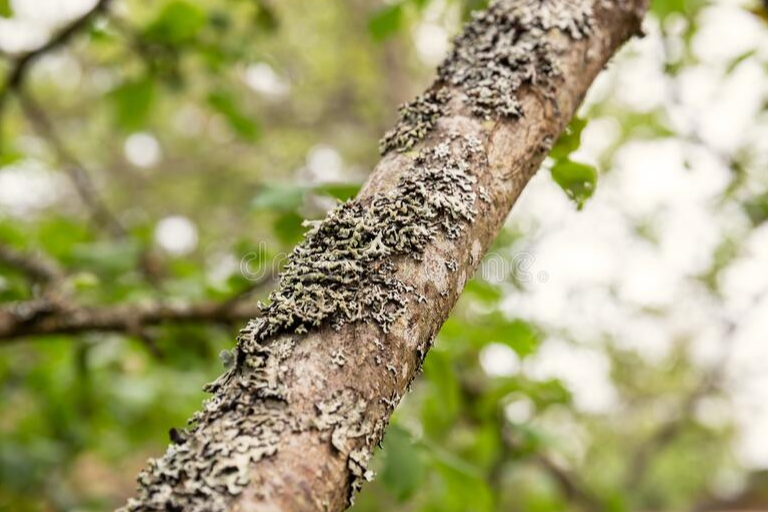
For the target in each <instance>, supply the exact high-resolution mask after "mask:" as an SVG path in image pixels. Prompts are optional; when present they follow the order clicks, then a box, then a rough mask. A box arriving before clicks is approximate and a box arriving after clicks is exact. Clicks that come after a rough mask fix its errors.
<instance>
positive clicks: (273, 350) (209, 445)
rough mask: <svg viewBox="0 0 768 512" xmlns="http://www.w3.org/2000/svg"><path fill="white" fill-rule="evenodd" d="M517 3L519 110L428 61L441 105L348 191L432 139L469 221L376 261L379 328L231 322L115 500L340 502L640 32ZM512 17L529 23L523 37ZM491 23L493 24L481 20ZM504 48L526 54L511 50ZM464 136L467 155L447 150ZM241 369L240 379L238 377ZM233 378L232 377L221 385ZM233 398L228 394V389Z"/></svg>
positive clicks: (375, 193) (553, 6)
mask: <svg viewBox="0 0 768 512" xmlns="http://www.w3.org/2000/svg"><path fill="white" fill-rule="evenodd" d="M513 3H515V2H514V1H505V0H501V1H498V2H496V8H497V10H500V11H499V12H502V11H503V9H504V8H505V4H513ZM517 3H518V4H520V5H523V6H524V8H523V10H520V9H519V8H518V7H515V8H514V9H513V12H514V16H516V17H517V18H515V20H516V21H515V20H513V22H512V24H511V25H510V26H513V27H517V28H514V30H518V31H520V35H519V37H517V36H516V37H512V38H510V39H508V41H512V46H514V45H515V44H517V42H518V41H523V40H525V38H528V41H529V42H531V41H532V46H526V47H524V48H523V49H524V50H530V51H531V52H532V54H533V53H535V52H538V51H544V52H551V55H549V56H548V57H547V59H544V61H542V60H541V59H539V60H536V59H535V58H534V57H530V58H531V59H533V69H532V70H531V71H530V72H527V73H526V78H525V79H524V80H522V81H521V82H520V83H519V84H517V85H516V86H514V87H512V88H511V89H509V90H507V92H508V93H509V94H511V95H514V96H515V98H513V99H514V100H515V102H514V105H513V106H512V107H513V108H516V109H518V110H519V112H518V114H517V115H512V114H510V113H507V115H503V116H501V115H494V113H493V112H490V115H489V114H488V112H484V111H483V109H482V108H480V107H478V102H477V101H475V103H473V100H472V94H474V93H473V92H471V91H470V89H469V88H468V87H467V86H466V85H465V84H463V83H462V80H463V78H461V79H455V80H453V81H452V78H451V77H453V78H455V77H456V76H457V75H456V69H455V68H456V66H454V68H452V69H453V71H451V70H450V69H449V72H450V73H453V75H449V73H447V72H442V71H441V73H442V74H441V75H440V77H439V78H438V80H437V81H436V82H435V85H433V87H432V89H431V91H432V92H433V93H434V94H433V96H434V97H437V96H438V95H439V96H440V97H441V98H443V99H444V101H443V103H442V104H440V106H439V107H437V108H436V109H435V110H434V111H433V112H432V117H430V118H429V119H428V120H427V121H428V122H427V126H426V129H425V130H423V133H420V134H419V137H420V139H419V140H418V141H416V142H415V143H413V144H411V143H408V144H406V146H407V147H406V148H405V150H403V151H398V150H392V149H388V152H387V153H386V154H385V156H384V157H383V159H382V160H381V162H380V163H379V164H378V165H377V166H376V168H375V170H374V171H373V173H372V174H371V176H370V178H369V179H368V181H367V183H366V184H365V185H364V187H363V189H362V190H361V192H360V194H359V196H358V198H357V200H356V201H357V202H358V203H359V204H361V205H364V206H365V205H371V204H376V203H375V201H376V200H377V198H379V197H382V196H384V195H387V194H391V193H392V191H394V190H396V189H398V187H400V189H402V188H403V186H404V185H403V183H404V181H403V180H407V179H409V173H414V169H417V168H419V166H420V165H422V164H423V161H422V160H420V159H419V158H420V157H419V156H418V154H419V151H422V152H423V151H428V150H429V148H435V147H437V146H439V145H440V144H444V147H445V148H446V149H445V151H447V152H448V153H449V154H450V157H451V158H454V160H461V162H462V164H461V165H459V167H460V168H461V169H463V170H464V171H465V174H466V176H468V177H469V178H467V179H468V180H469V181H468V182H467V183H469V185H468V188H467V190H466V191H464V192H466V193H467V194H470V197H471V198H473V201H472V203H471V205H470V206H471V209H472V212H473V214H472V215H471V219H470V220H466V219H459V220H458V221H457V224H458V225H459V227H460V229H455V230H453V229H452V230H450V232H451V234H452V236H449V235H448V234H446V233H445V232H443V231H440V230H439V229H438V231H437V232H436V234H434V236H431V237H429V241H428V243H426V245H425V246H424V247H423V250H421V251H420V252H419V254H416V255H411V254H408V253H402V252H401V253H396V254H395V255H394V256H392V257H390V258H388V261H389V262H391V263H392V270H391V276H390V277H392V278H394V279H396V280H397V282H399V283H401V284H404V285H405V287H406V288H407V289H406V290H405V292H403V293H405V294H406V295H409V296H410V297H411V300H407V301H404V302H402V307H401V308H399V309H398V310H397V314H396V315H394V316H393V317H392V318H391V321H385V322H383V324H384V327H383V326H382V322H377V321H374V320H370V319H368V318H367V317H365V316H362V317H356V318H359V319H358V320H356V321H336V322H333V321H322V322H318V323H319V325H306V326H305V325H304V324H303V323H301V322H298V323H299V324H300V325H301V327H300V328H296V323H297V322H293V323H291V322H287V321H286V322H287V323H286V322H283V323H280V324H279V325H278V324H275V325H277V327H275V329H273V330H269V329H268V328H267V327H265V326H266V325H267V324H256V327H254V329H255V330H256V334H253V332H249V331H248V330H246V331H245V334H244V335H243V336H242V337H241V341H240V348H239V349H238V352H237V353H236V357H237V359H238V364H239V366H238V367H235V368H234V369H231V370H230V372H229V373H228V374H227V375H225V377H224V379H223V381H221V382H220V383H219V384H217V385H215V386H213V390H214V392H215V393H216V394H215V395H214V397H215V401H216V403H214V404H213V405H208V406H206V409H205V410H204V411H203V412H201V413H199V414H198V416H197V417H196V419H195V422H194V423H193V426H192V427H191V429H190V430H189V431H188V432H186V433H184V434H181V435H179V436H178V439H176V440H175V444H173V445H172V446H171V447H170V448H169V451H168V453H166V455H165V456H164V457H163V458H162V459H158V460H157V461H154V462H151V463H150V465H149V467H148V469H147V470H146V472H145V473H143V474H142V476H141V477H140V493H139V496H138V498H137V499H135V500H132V501H131V503H129V504H128V505H127V506H126V510H193V511H214V512H218V511H219V510H233V511H242V512H246V511H247V512H267V511H270V512H271V511H340V510H344V509H346V508H347V507H348V506H349V503H350V499H351V498H352V497H353V496H354V493H355V491H356V490H357V489H358V488H359V487H360V485H361V482H362V481H363V480H364V479H366V478H368V477H369V476H370V475H369V474H368V472H367V470H366V464H367V461H368V459H369V458H370V455H371V453H372V451H373V448H374V447H375V445H376V444H377V443H378V442H379V441H380V440H381V437H382V436H383V435H384V430H385V427H386V424H387V422H388V419H389V417H390V415H391V414H392V412H393V410H394V408H395V407H396V405H397V403H398V402H399V400H400V398H401V397H402V396H403V395H404V394H405V393H406V392H407V390H408V388H409V387H410V385H411V382H412V381H413V379H414V377H415V376H416V375H417V374H418V371H419V369H420V367H421V364H422V361H423V358H424V357H425V356H426V353H427V351H428V349H429V347H430V346H431V344H432V342H433V340H434V338H435V336H436V334H437V332H438V331H439V329H440V327H441V325H442V324H443V322H444V321H445V320H446V318H447V317H448V315H449V313H450V311H451V309H452V307H453V306H454V304H455V303H456V301H457V300H458V298H459V295H460V294H461V291H462V289H463V287H464V285H465V284H466V283H467V281H468V280H469V279H470V278H471V277H472V275H473V273H474V272H475V270H476V268H477V266H478V265H479V263H480V261H481V259H482V257H483V255H484V253H485V252H486V250H487V248H488V247H489V245H490V244H491V243H492V242H493V240H494V238H495V237H496V235H497V233H498V232H499V230H500V228H501V226H502V224H503V222H504V220H505V218H506V217H507V215H508V213H509V211H510V209H511V208H512V205H513V204H514V203H515V201H516V199H517V198H518V196H519V195H520V193H521V192H522V190H523V187H525V185H526V184H527V182H528V181H529V180H530V178H531V177H532V176H533V175H534V174H535V172H536V170H537V169H538V168H539V166H540V165H541V163H542V161H543V159H544V158H545V157H546V155H547V153H548V152H549V150H550V149H551V147H552V145H553V144H554V142H555V141H556V140H557V138H558V136H559V134H560V133H561V132H562V131H563V129H564V128H565V126H566V125H567V123H568V121H569V120H570V118H571V117H572V115H573V114H574V112H575V110H576V108H577V107H578V105H579V104H580V102H581V100H582V99H583V97H584V95H585V93H586V91H587V89H588V87H589V86H590V84H591V83H592V81H593V80H594V78H595V77H596V76H597V75H598V73H599V72H600V71H601V70H602V69H603V68H604V66H605V65H606V63H607V62H608V60H609V59H610V58H611V57H612V56H613V55H614V53H615V52H616V51H617V49H618V48H619V47H620V46H621V45H622V44H623V43H624V42H625V41H626V40H628V39H629V38H630V37H632V36H633V35H636V34H639V33H640V23H641V19H642V17H643V15H644V13H645V10H646V9H647V2H646V0H623V1H620V0H596V1H595V3H594V4H590V5H587V4H581V3H580V2H574V1H571V0H517ZM584 5H587V7H588V9H589V12H588V21H587V22H586V25H585V26H586V28H585V29H584V30H583V32H582V33H580V34H574V30H575V29H574V28H573V26H572V25H571V23H570V22H569V21H568V20H564V19H562V16H567V15H569V14H568V13H571V12H576V11H579V10H580V9H582V8H583V7H584ZM561 8H562V9H561ZM515 9H516V10H515ZM525 9H528V10H530V12H529V11H527V10H525ZM537 10H542V12H543V14H542V13H541V12H537ZM547 10H553V12H554V14H550V13H549V11H547ZM561 10H563V12H565V13H566V14H563V13H562V12H560V11H561ZM555 11H557V12H555ZM579 12H580V11H579ZM503 15H504V14H503V12H502V14H501V15H500V16H503ZM526 16H533V18H534V19H538V21H536V22H535V24H536V27H535V30H530V31H529V33H526V30H528V29H526V23H528V21H526V18H525V17H526ZM537 16H538V18H537ZM558 16H560V17H558ZM549 17H551V18H552V20H549ZM494 20H496V18H493V19H491V21H492V22H494V23H496V21H494ZM542 20H543V21H542ZM548 20H549V21H548ZM486 21H487V20H486ZM550 21H551V23H550ZM484 26H488V24H487V23H486V25H483V23H482V22H480V23H476V24H475V28H474V30H475V32H476V33H475V34H474V35H472V37H469V38H468V39H467V40H465V41H464V43H463V44H464V45H465V47H466V45H467V44H475V43H474V42H473V41H475V40H476V41H479V42H482V41H485V43H484V44H487V45H488V48H487V50H488V51H484V52H482V55H485V56H486V57H487V56H488V55H494V53H493V52H494V51H496V50H495V49H493V48H491V46H493V45H494V44H496V43H495V42H494V41H495V39H493V38H491V39H493V40H484V39H483V33H481V32H482V31H483V30H484ZM493 30H499V31H501V30H505V28H504V26H500V25H498V23H496V25H495V28H493ZM504 37H505V34H503V33H502V34H500V35H499V38H501V39H503V38H504ZM473 38H474V39H473ZM531 38H533V39H531ZM479 42H478V43H477V44H479ZM540 43H546V45H543V46H542V45H540ZM457 44H461V43H459V42H458V41H457ZM465 49H466V48H465ZM504 51H506V50H504ZM470 53H471V52H470ZM502 53H503V52H502ZM459 57H460V56H459ZM449 58H451V57H449ZM453 58H454V59H456V58H457V56H456V55H454V56H453ZM516 58H518V61H516V62H523V63H524V62H528V61H526V59H527V58H528V56H527V55H525V51H524V52H523V54H522V55H518V56H517V57H516ZM545 61H546V62H545ZM542 62H545V63H547V66H549V64H553V63H554V64H556V66H557V72H554V73H549V74H547V76H546V77H539V78H537V76H535V75H536V74H537V73H542V74H544V71H543V70H541V69H537V68H536V67H537V66H539V65H540V64H542ZM470 64H471V63H470ZM480 64H481V65H483V66H488V65H489V63H488V62H485V63H480ZM490 64H494V63H493V62H491V63H490ZM500 65H505V64H504V63H503V62H502V63H501V64H500ZM449 67H450V66H449ZM441 69H442V70H443V71H444V70H445V69H446V67H445V65H444V66H443V67H442V68H441ZM459 73H461V71H459ZM462 76H464V75H462ZM490 87H491V88H493V87H494V84H493V83H492V84H491V85H490ZM468 91H470V92H468ZM475 92H477V91H475ZM438 93H439V94H438ZM505 104H506V105H507V106H509V102H507V103H505ZM512 107H510V108H512ZM422 136H423V140H422ZM466 141H470V142H466ZM466 144H469V145H470V146H471V151H467V150H466V148H465V147H464V149H462V147H463V146H465V145H466ZM425 148H427V149H425ZM385 149H387V148H385ZM401 149H402V148H401ZM435 154H437V153H435ZM468 155H470V156H468ZM433 157H434V158H443V157H442V156H439V155H438V156H434V155H433ZM433 157H430V158H433ZM427 162H429V160H428V159H427ZM454 163H455V162H454ZM424 165H426V164H424ZM457 165H458V164H457ZM462 166H463V167H462ZM409 186H412V184H411V185H409ZM440 186H442V185H440ZM446 186H447V185H446ZM464 192H462V193H464ZM451 197H454V196H451ZM460 197H465V196H464V195H462V196H460ZM371 250H373V249H371ZM365 261H368V260H365ZM375 261H377V262H379V263H380V262H381V260H375ZM379 263H376V264H377V265H378V264H379ZM376 289H379V288H376ZM401 291H402V290H401ZM273 301H274V300H273ZM269 315H270V311H269V310H267V311H266V313H265V316H266V317H267V318H269ZM337 320H338V318H337ZM289 324H290V325H289ZM304 327H306V329H305V328H304ZM270 328H271V327H270ZM259 329H261V330H260V331H259ZM259 333H262V334H264V335H263V336H259V335H258V334H259ZM249 336H250V338H248V337H249ZM244 339H245V340H246V342H244V341H243V340H244ZM248 340H250V345H249V343H248ZM254 347H256V348H254ZM248 361H251V362H250V363H248ZM254 361H255V362H254ZM248 372H252V374H249V375H251V376H249V377H247V378H246V377H244V375H245V374H246V373H248ZM254 372H255V373H254ZM253 375H256V376H255V377H254V376H253ZM235 382H240V384H238V386H239V387H238V388H237V391H232V390H231V389H234V388H232V386H235V384H233V383H235ZM232 393H236V394H237V399H230V398H231V396H233V395H232ZM222 404H224V405H222ZM244 411H245V412H244ZM242 415H246V416H248V415H250V416H248V417H246V418H243V417H242ZM229 445H233V446H229ZM234 445H236V446H234ZM214 447H215V448H214ZM230 448H231V449H230ZM238 457H239V459H238ZM238 460H239V462H238ZM233 461H234V462H233Z"/></svg>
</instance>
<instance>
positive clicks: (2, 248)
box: [0, 242, 64, 284]
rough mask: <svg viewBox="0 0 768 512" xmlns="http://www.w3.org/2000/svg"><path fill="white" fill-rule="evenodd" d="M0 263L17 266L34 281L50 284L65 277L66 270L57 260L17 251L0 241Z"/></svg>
mask: <svg viewBox="0 0 768 512" xmlns="http://www.w3.org/2000/svg"><path fill="white" fill-rule="evenodd" d="M0 263H3V264H5V265H7V266H9V267H13V268H16V269H18V270H20V271H21V272H23V273H25V274H26V275H27V276H29V278H30V279H32V280H33V281H36V282H39V283H43V284H50V283H53V282H57V281H59V280H60V279H61V278H62V277H64V272H63V271H62V270H61V268H59V266H58V265H57V264H56V262H54V261H51V260H48V259H47V258H45V257H43V256H42V255H39V254H30V253H24V252H21V251H17V250H15V249H13V248H12V247H9V246H7V245H5V244H3V243H2V242H0Z"/></svg>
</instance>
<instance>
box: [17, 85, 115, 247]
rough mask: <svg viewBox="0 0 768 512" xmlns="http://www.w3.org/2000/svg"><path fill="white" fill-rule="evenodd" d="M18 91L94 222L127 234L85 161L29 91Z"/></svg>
mask: <svg viewBox="0 0 768 512" xmlns="http://www.w3.org/2000/svg"><path fill="white" fill-rule="evenodd" d="M16 94H17V97H18V99H19V103H20V104H21V108H22V110H24V113H25V114H26V116H27V119H29V121H30V123H31V125H32V127H33V128H34V129H35V131H36V132H37V133H38V134H39V135H40V136H41V137H43V138H45V139H46V140H47V141H48V142H49V144H50V146H51V147H52V148H53V150H54V152H55V153H56V155H57V157H58V159H59V160H60V161H61V164H62V169H63V170H64V172H65V173H66V174H67V176H69V179H70V181H71V182H72V184H73V185H74V187H75V190H76V191H77V194H78V195H79V196H80V199H81V200H82V201H83V204H85V206H86V207H87V208H88V211H89V212H90V214H91V217H92V218H93V221H94V223H95V224H96V225H97V226H101V227H102V228H104V229H106V230H107V231H108V232H109V233H110V234H111V235H112V236H113V237H115V238H121V237H123V236H125V234H126V231H125V228H124V227H123V225H122V224H121V223H120V221H119V220H118V219H117V217H115V215H114V214H113V213H112V212H111V211H110V209H109V208H107V205H106V204H105V203H104V201H103V200H102V199H101V197H100V196H99V193H98V191H97V190H96V186H95V185H94V183H93V180H92V179H91V175H90V173H89V172H88V171H87V170H86V168H85V166H84V165H83V164H82V162H80V161H79V160H78V159H77V158H76V157H75V155H73V154H72V153H71V152H70V151H69V150H67V148H66V146H65V145H64V143H63V142H62V140H61V138H60V137H59V135H58V133H57V132H56V129H55V127H54V126H53V123H52V122H51V120H50V119H49V118H48V116H47V115H46V114H45V111H44V110H43V109H42V108H41V107H40V106H39V105H38V104H37V103H36V102H35V101H34V100H33V99H32V97H31V96H30V95H29V94H27V93H25V92H24V91H22V90H21V89H20V90H18V91H17V93H16Z"/></svg>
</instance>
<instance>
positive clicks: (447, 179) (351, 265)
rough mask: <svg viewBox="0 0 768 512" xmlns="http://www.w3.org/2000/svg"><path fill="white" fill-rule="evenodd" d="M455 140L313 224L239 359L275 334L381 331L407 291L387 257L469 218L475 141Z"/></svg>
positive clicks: (248, 332)
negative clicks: (372, 326)
mask: <svg viewBox="0 0 768 512" xmlns="http://www.w3.org/2000/svg"><path fill="white" fill-rule="evenodd" d="M458 142H459V143H460V146H461V147H460V149H459V151H452V149H451V144H452V141H450V140H448V141H443V142H441V143H439V144H437V145H436V146H435V147H433V148H429V149H425V150H422V151H421V152H420V153H419V155H418V156H417V157H416V158H415V159H414V160H413V162H412V164H411V166H410V168H409V169H408V170H407V171H406V172H405V173H404V175H403V177H402V178H401V179H400V181H399V183H398V185H397V187H396V188H395V190H393V191H392V192H391V193H389V194H384V195H377V196H375V197H374V198H372V199H371V200H370V201H367V202H365V203H363V202H360V201H348V202H346V203H343V204H342V205H340V206H339V207H338V208H336V209H335V210H333V211H331V212H330V213H329V214H328V216H327V217H326V218H325V220H323V221H322V222H319V223H316V224H314V225H313V227H312V229H311V230H310V231H309V232H308V233H307V235H306V237H305V239H304V241H303V242H302V243H301V244H299V245H298V246H297V247H296V249H294V251H293V253H292V254H291V255H290V257H289V258H288V261H287V263H286V266H285V269H284V271H283V272H282V274H281V275H280V286H279V287H278V288H277V290H275V291H274V292H272V294H271V295H270V304H269V305H267V306H263V307H262V316H261V317H260V318H257V319H254V320H252V321H251V322H250V323H249V324H248V326H247V327H246V328H245V329H243V330H242V331H241V333H240V338H239V345H238V348H239V351H240V355H241V357H242V356H244V355H246V354H248V353H250V351H251V350H253V349H255V348H257V347H258V346H259V344H260V342H261V341H263V340H265V339H267V338H270V337H272V336H274V335H276V334H279V333H282V332H295V333H297V334H301V333H304V332H306V331H307V329H309V328H312V327H317V326H319V325H321V324H322V323H324V322H326V321H327V322H330V324H331V325H333V326H335V327H339V326H341V325H342V324H345V323H349V322H356V321H361V320H362V321H373V322H375V323H377V324H378V325H379V326H381V328H382V329H383V330H384V332H387V331H388V330H389V327H390V326H391V324H392V323H393V322H394V321H395V320H396V319H397V317H398V315H399V314H400V313H401V312H402V310H403V308H404V307H405V305H406V304H407V303H408V300H409V295H410V294H411V292H413V290H412V289H411V287H410V286H409V285H407V284H406V283H403V282H401V281H399V280H398V279H396V278H395V276H394V264H393V260H392V258H393V257H395V256H410V257H413V258H416V259H418V258H419V257H420V255H421V253H422V252H423V251H424V249H425V248H426V246H427V244H428V243H429V242H430V241H431V240H432V239H433V238H434V237H435V235H436V234H437V233H438V232H440V231H442V232H444V233H445V234H446V236H448V237H449V238H455V237H456V236H457V235H458V234H459V232H460V231H461V229H462V223H464V222H469V221H472V219H473V218H474V215H475V211H474V203H475V196H476V194H475V192H474V190H473V188H472V185H473V183H474V181H475V178H474V177H473V176H472V175H471V174H469V169H470V166H471V163H472V161H473V160H474V159H475V158H476V155H477V154H479V153H480V150H481V148H480V142H479V141H477V140H476V139H467V138H461V140H460V141H458Z"/></svg>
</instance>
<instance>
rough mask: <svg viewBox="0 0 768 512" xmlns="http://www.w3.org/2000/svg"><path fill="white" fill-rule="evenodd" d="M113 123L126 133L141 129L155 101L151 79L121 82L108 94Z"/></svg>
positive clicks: (153, 84)
mask: <svg viewBox="0 0 768 512" xmlns="http://www.w3.org/2000/svg"><path fill="white" fill-rule="evenodd" d="M110 98H111V100H112V104H113V109H114V115H115V122H116V123H117V125H118V126H119V127H120V128H122V129H124V130H126V131H136V130H139V129H141V128H143V127H144V126H145V125H146V123H147V119H148V118H149V114H150V112H151V111H152V105H153V103H154V99H155V82H154V81H153V80H152V78H151V77H148V76H147V77H144V78H141V79H139V80H132V81H126V82H123V83H122V84H121V85H120V86H119V87H117V88H116V89H113V90H112V92H111V93H110Z"/></svg>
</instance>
